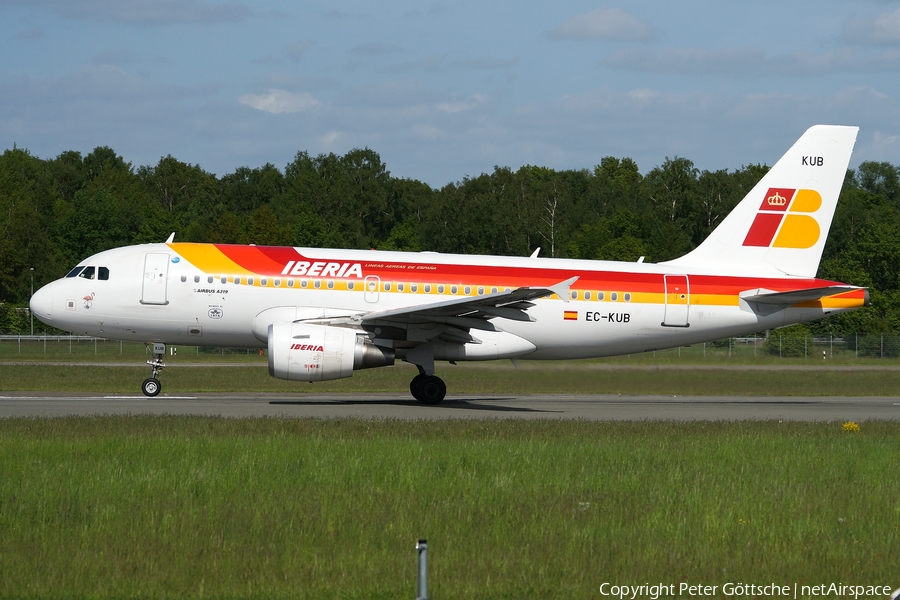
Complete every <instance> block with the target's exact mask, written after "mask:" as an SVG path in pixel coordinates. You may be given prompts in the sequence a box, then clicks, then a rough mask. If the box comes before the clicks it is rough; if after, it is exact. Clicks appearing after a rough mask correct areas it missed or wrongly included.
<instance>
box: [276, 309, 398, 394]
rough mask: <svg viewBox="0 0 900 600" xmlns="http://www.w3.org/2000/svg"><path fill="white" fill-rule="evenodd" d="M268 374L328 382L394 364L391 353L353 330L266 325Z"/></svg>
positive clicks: (296, 379)
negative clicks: (267, 330)
mask: <svg viewBox="0 0 900 600" xmlns="http://www.w3.org/2000/svg"><path fill="white" fill-rule="evenodd" d="M268 343H269V375H271V376H272V377H277V378H278V379H289V380H292V381H327V380H329V379H341V378H342V377H350V376H351V375H353V371H355V370H358V369H369V368H372V367H386V366H389V365H392V364H394V350H393V349H392V348H383V347H381V346H376V345H375V344H373V343H372V342H370V341H369V339H368V338H367V337H366V336H365V335H364V334H361V333H359V332H358V331H356V330H353V329H345V328H343V327H330V326H327V325H310V324H307V323H303V322H294V323H273V324H272V325H269V332H268Z"/></svg>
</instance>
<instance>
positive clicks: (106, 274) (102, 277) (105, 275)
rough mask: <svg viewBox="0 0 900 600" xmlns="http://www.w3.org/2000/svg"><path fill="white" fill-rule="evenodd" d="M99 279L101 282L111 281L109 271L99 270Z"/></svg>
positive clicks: (101, 268)
mask: <svg viewBox="0 0 900 600" xmlns="http://www.w3.org/2000/svg"><path fill="white" fill-rule="evenodd" d="M97 279H99V280H100V281H109V269H107V268H106V267H100V268H99V269H97Z"/></svg>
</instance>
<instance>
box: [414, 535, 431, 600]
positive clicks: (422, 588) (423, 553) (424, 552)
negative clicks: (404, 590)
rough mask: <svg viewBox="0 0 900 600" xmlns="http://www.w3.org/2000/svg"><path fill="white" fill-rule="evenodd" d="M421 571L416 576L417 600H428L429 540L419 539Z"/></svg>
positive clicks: (417, 547) (417, 545)
mask: <svg viewBox="0 0 900 600" xmlns="http://www.w3.org/2000/svg"><path fill="white" fill-rule="evenodd" d="M416 551H417V552H418V553H419V571H418V573H417V576H416V600H428V542H426V541H425V540H419V543H418V544H416Z"/></svg>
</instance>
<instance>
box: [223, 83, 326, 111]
mask: <svg viewBox="0 0 900 600" xmlns="http://www.w3.org/2000/svg"><path fill="white" fill-rule="evenodd" d="M238 102H240V103H241V104H244V105H246V106H249V107H250V108H255V109H256V110H262V111H265V112H268V113H272V114H273V115H279V114H288V113H296V112H305V111H309V110H313V109H315V108H317V107H319V106H320V105H321V103H320V102H319V101H318V100H316V99H315V98H313V97H312V95H311V94H307V93H303V94H294V93H292V92H287V91H285V90H275V89H272V90H269V92H268V93H267V94H244V95H243V96H241V97H239V98H238Z"/></svg>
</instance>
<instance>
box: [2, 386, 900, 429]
mask: <svg viewBox="0 0 900 600" xmlns="http://www.w3.org/2000/svg"><path fill="white" fill-rule="evenodd" d="M138 414H153V415H206V416H221V417H229V418H242V417H286V418H310V417H312V418H346V417H351V418H361V419H407V420H415V419H427V420H434V419H584V420H590V421H642V420H659V421H666V420H669V421H738V420H785V421H841V422H844V421H857V422H859V421H867V420H875V419H880V420H900V398H897V397H884V396H860V397H838V396H816V397H801V396H782V397H751V396H616V395H518V396H499V395H483V396H481V395H479V396H471V395H469V396H465V395H458V396H448V397H447V399H445V400H444V402H442V403H441V404H440V405H438V406H425V405H423V404H420V403H418V402H416V401H415V400H413V399H412V398H410V397H408V396H404V395H401V394H369V395H366V396H360V395H351V394H319V395H313V394H290V395H271V394H270V395H266V394H192V395H183V396H176V395H172V396H165V395H162V396H158V397H156V398H146V397H144V396H126V395H109V396H105V395H91V394H66V393H37V392H3V393H0V418H14V417H65V416H88V415H138Z"/></svg>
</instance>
